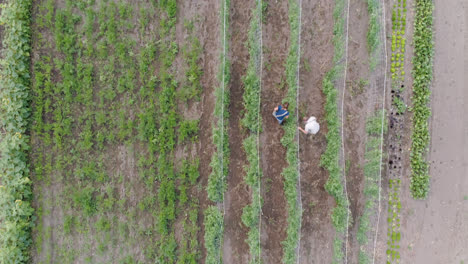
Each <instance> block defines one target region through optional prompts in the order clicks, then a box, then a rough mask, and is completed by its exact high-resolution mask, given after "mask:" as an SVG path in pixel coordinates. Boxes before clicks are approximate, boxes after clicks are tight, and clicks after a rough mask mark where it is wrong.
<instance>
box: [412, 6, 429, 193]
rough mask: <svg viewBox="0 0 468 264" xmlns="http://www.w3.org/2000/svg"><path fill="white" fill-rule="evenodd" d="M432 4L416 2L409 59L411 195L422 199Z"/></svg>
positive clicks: (426, 177) (425, 185)
mask: <svg viewBox="0 0 468 264" xmlns="http://www.w3.org/2000/svg"><path fill="white" fill-rule="evenodd" d="M433 11H434V4H433V2H432V0H417V1H416V18H415V21H414V59H413V72H412V74H413V79H414V81H413V108H412V110H413V113H414V116H413V134H412V137H411V139H412V145H411V155H410V161H411V186H410V189H411V195H412V196H413V197H414V198H416V199H424V198H426V197H427V194H428V192H429V164H428V163H427V161H426V155H427V151H428V146H429V141H430V136H429V126H428V119H429V117H430V115H431V109H430V107H429V106H428V104H429V101H430V94H431V92H430V85H431V82H432V64H433V56H434V43H433V29H432V25H433V17H432V16H433Z"/></svg>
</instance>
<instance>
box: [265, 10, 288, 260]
mask: <svg viewBox="0 0 468 264" xmlns="http://www.w3.org/2000/svg"><path fill="white" fill-rule="evenodd" d="M265 4H267V5H268V8H267V12H266V15H265V17H264V20H265V21H266V22H265V24H264V25H263V45H264V49H263V51H264V67H265V68H264V74H263V87H262V88H263V90H262V95H261V101H262V106H261V114H262V117H263V124H262V125H263V133H262V134H261V135H260V154H261V157H260V160H261V166H262V171H263V178H262V197H263V199H264V200H263V201H264V203H263V216H262V230H260V233H261V240H262V241H261V247H262V261H263V262H264V263H281V260H282V257H283V248H282V245H281V241H283V240H284V239H285V238H286V227H287V216H288V213H287V205H286V198H285V196H284V191H283V176H282V175H281V172H282V170H283V168H284V167H286V165H287V164H286V161H285V155H286V150H285V148H284V147H283V146H282V145H281V142H280V139H281V138H282V136H283V134H284V132H283V129H282V128H281V126H280V125H279V124H278V122H277V121H276V119H275V118H274V117H273V116H272V112H273V109H274V108H275V107H276V106H277V105H278V104H279V103H281V100H282V98H283V96H284V94H285V93H286V89H287V88H286V87H285V86H286V79H285V76H284V72H285V68H284V65H285V63H286V57H287V55H288V45H289V23H288V3H287V1H265Z"/></svg>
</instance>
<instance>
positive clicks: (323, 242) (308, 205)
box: [298, 1, 335, 263]
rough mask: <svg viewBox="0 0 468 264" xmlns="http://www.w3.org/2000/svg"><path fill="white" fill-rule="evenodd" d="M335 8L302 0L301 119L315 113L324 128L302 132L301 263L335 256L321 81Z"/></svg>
mask: <svg viewBox="0 0 468 264" xmlns="http://www.w3.org/2000/svg"><path fill="white" fill-rule="evenodd" d="M333 8H334V3H333V1H316V2H311V1H303V5H302V32H301V34H302V43H301V49H302V51H303V52H302V57H301V67H300V85H299V87H300V96H299V102H298V105H299V120H302V117H304V116H310V115H313V116H315V117H317V119H318V122H320V124H321V127H320V133H319V134H318V135H315V136H310V135H303V134H302V133H300V142H301V144H300V146H299V158H300V162H301V186H302V208H303V217H302V228H301V248H300V251H299V254H300V263H330V261H331V257H332V247H333V236H334V230H333V226H332V223H331V218H330V211H331V209H332V208H333V207H334V205H335V202H334V201H333V198H332V197H331V196H330V195H329V194H328V193H327V192H326V190H325V188H324V184H325V182H326V181H327V178H328V173H327V171H325V170H324V169H323V168H320V166H319V162H320V156H321V155H322V154H323V152H324V151H325V147H326V138H325V136H324V135H325V133H326V131H327V125H326V122H325V119H324V109H323V106H324V100H325V98H324V95H323V93H322V80H323V78H324V75H325V74H326V72H328V71H329V70H330V68H331V67H332V59H333V52H334V51H333V46H332V45H330V42H331V40H332V37H333ZM301 125H302V124H301Z"/></svg>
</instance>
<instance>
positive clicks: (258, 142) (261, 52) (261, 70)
mask: <svg viewBox="0 0 468 264" xmlns="http://www.w3.org/2000/svg"><path fill="white" fill-rule="evenodd" d="M257 3H258V8H259V9H260V10H259V12H258V13H259V18H258V19H259V27H260V91H259V93H258V116H257V122H260V110H261V98H262V76H263V33H262V30H263V27H262V21H263V19H262V5H263V4H262V0H257ZM257 157H258V162H257V175H258V176H259V177H260V127H259V125H257ZM261 181H262V178H261V177H260V179H258V195H260V199H258V203H259V207H260V215H259V221H258V233H259V234H258V260H259V261H260V263H261V259H262V256H261V254H262V250H261V248H262V215H263V211H262V199H261V196H262V191H261V190H262V189H261V188H262V183H261Z"/></svg>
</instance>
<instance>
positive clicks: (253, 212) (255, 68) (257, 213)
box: [241, 1, 263, 264]
mask: <svg viewBox="0 0 468 264" xmlns="http://www.w3.org/2000/svg"><path fill="white" fill-rule="evenodd" d="M262 2H263V1H256V2H255V3H256V4H255V6H254V7H253V10H252V19H251V22H250V29H249V32H248V40H247V46H248V49H249V55H250V60H249V64H248V66H247V73H246V75H245V76H244V78H243V81H244V87H245V88H244V95H243V99H244V106H245V113H244V117H243V118H242V119H241V124H242V125H243V126H244V127H245V128H246V129H247V131H248V133H249V134H250V135H249V136H248V137H247V138H246V139H245V140H244V142H243V146H244V151H245V153H246V156H247V166H245V168H244V169H245V171H246V175H245V177H244V180H245V182H246V183H247V185H249V186H250V188H251V190H252V193H251V195H252V201H251V203H250V204H248V205H246V206H245V207H244V208H243V213H242V223H243V224H244V225H245V226H247V228H249V232H248V235H247V241H246V242H247V244H248V245H249V248H250V256H251V258H250V261H249V263H251V264H255V263H261V248H260V230H259V225H258V223H259V220H260V217H261V194H260V180H261V177H262V172H261V171H260V169H259V168H260V165H259V163H260V157H259V152H258V151H259V145H258V144H259V142H258V136H259V133H260V131H261V126H262V125H261V124H262V119H261V116H260V110H261V109H260V96H261V94H260V93H261V79H260V76H261V70H262V69H260V67H261V65H260V61H261V59H262V58H261V56H263V54H262V47H261V46H260V45H261V44H260V43H261V41H260V40H259V38H260V36H261V35H260V36H259V32H260V30H261V29H260V25H261V23H262V19H261V15H262Z"/></svg>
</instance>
